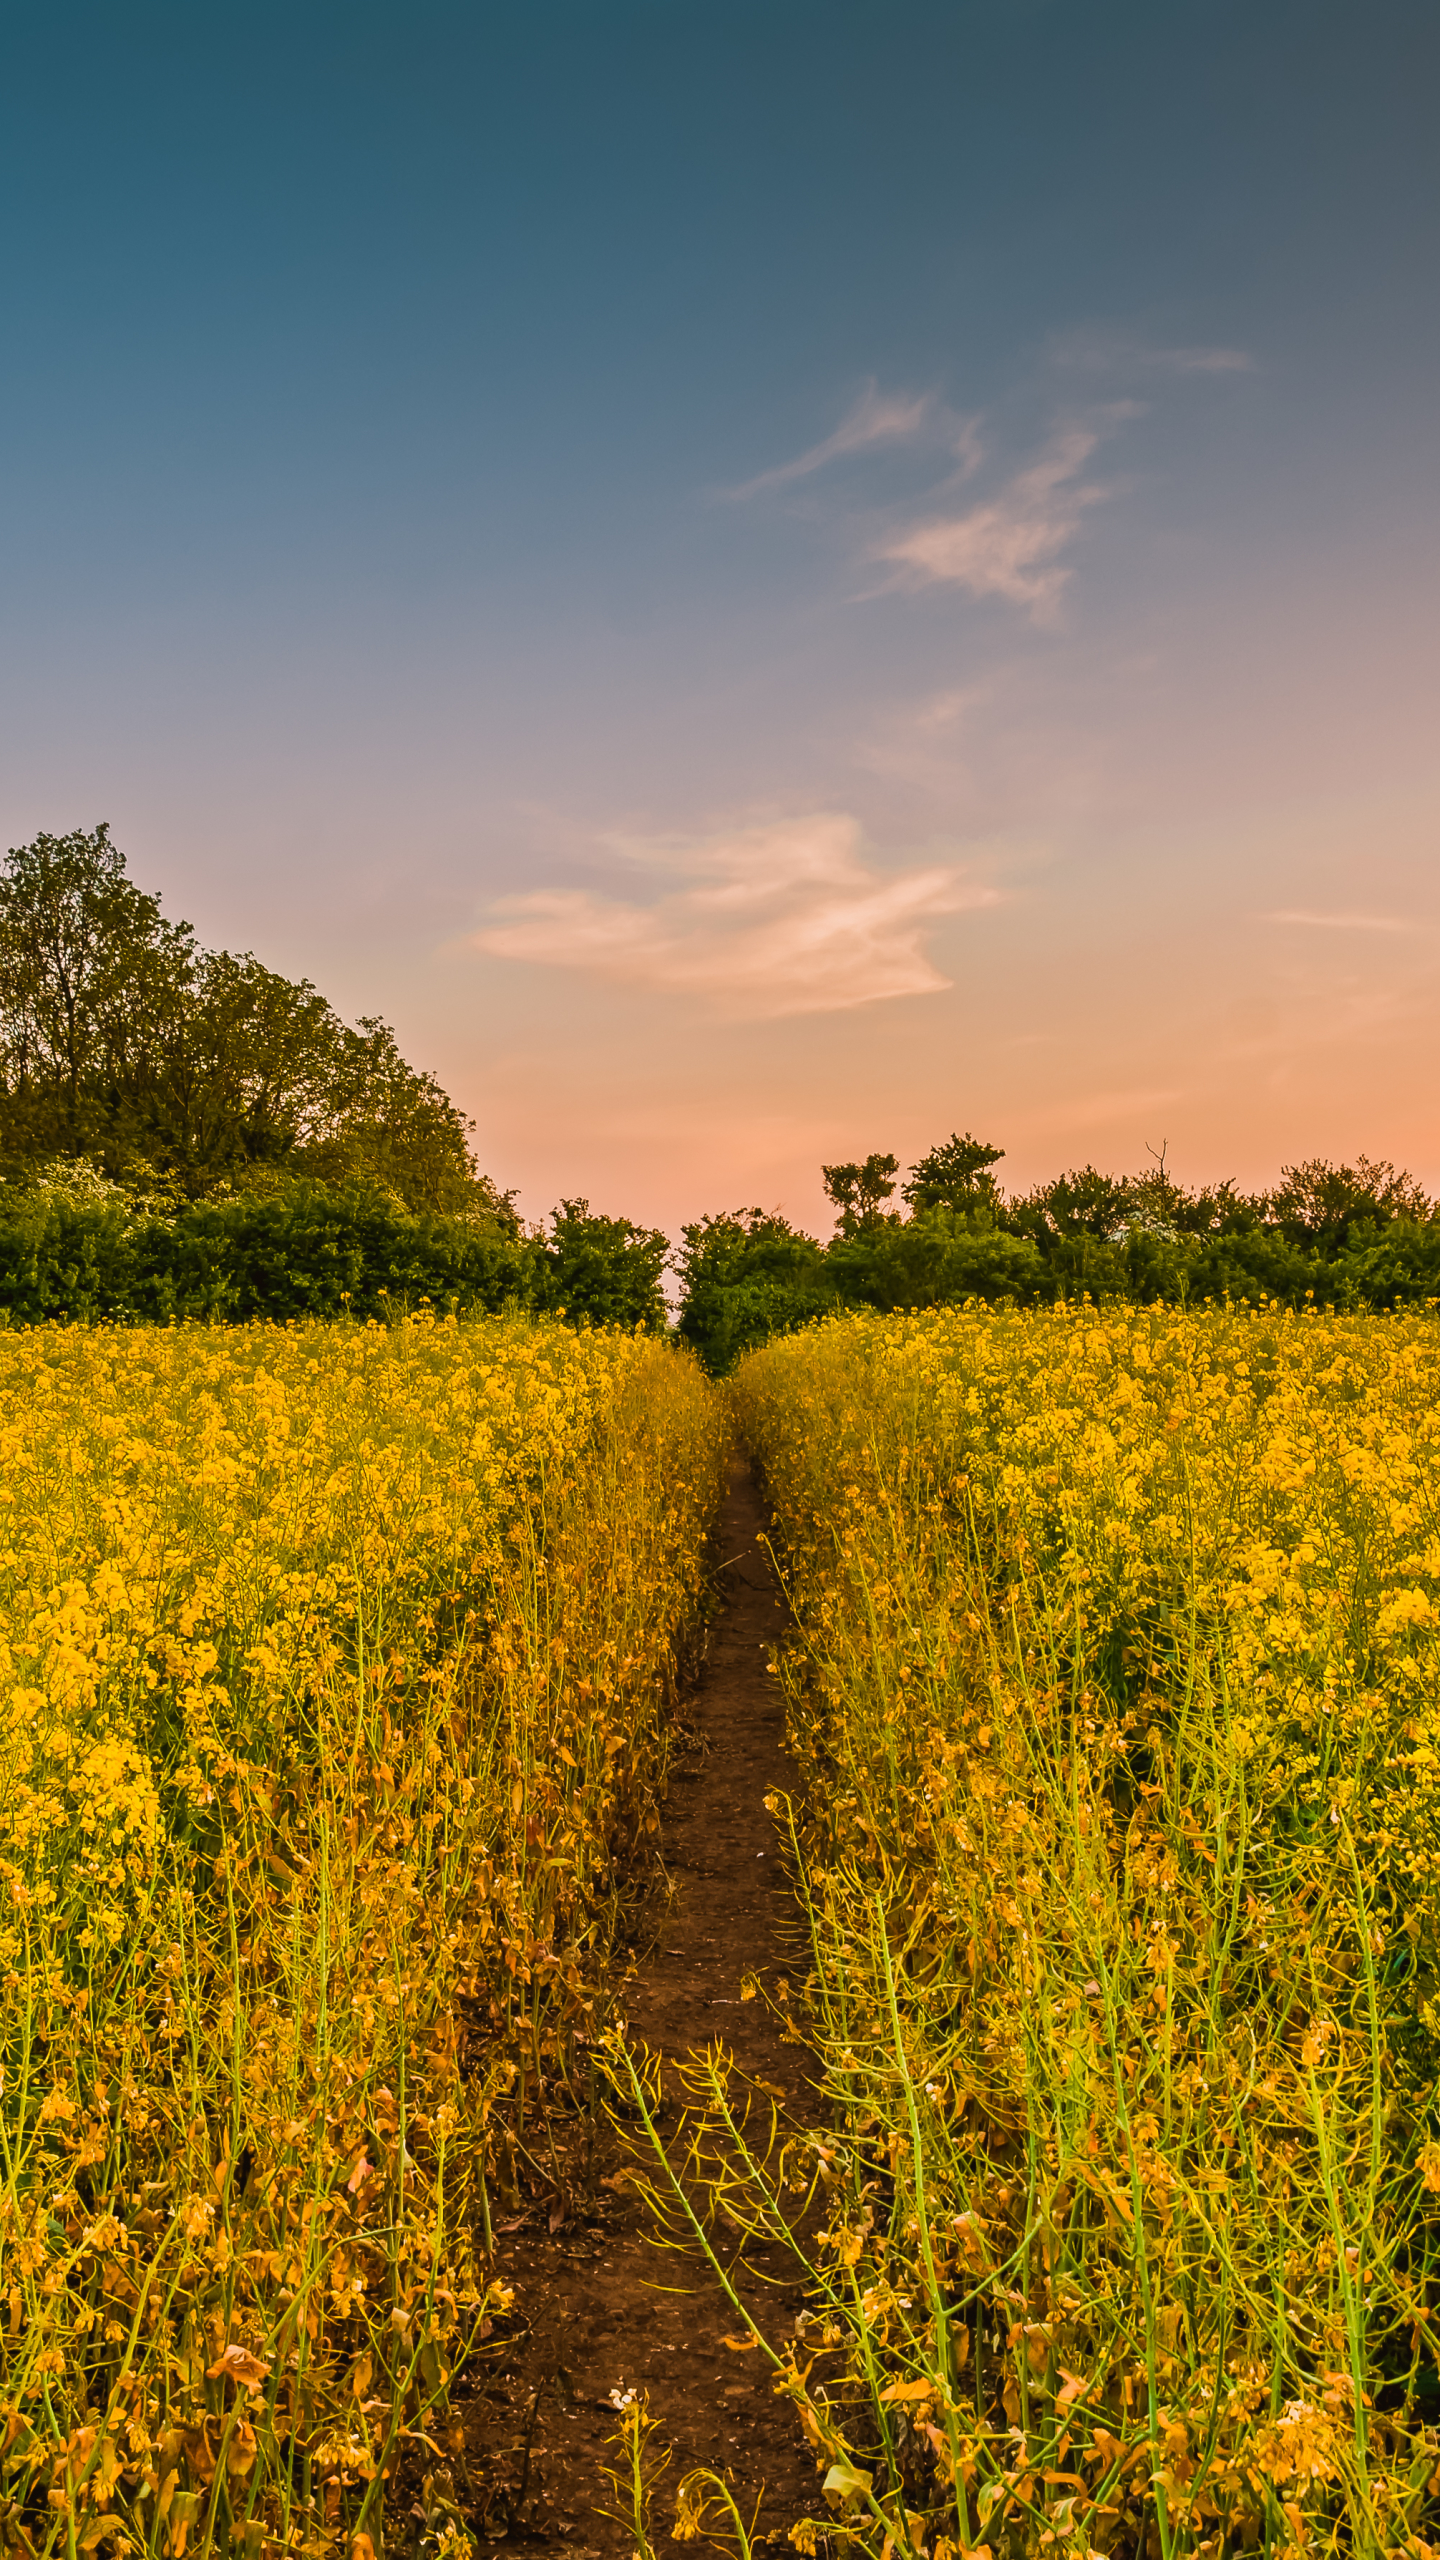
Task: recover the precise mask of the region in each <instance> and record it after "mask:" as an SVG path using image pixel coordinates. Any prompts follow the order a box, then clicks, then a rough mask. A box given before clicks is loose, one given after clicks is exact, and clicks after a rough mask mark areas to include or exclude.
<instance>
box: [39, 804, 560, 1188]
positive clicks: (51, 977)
mask: <svg viewBox="0 0 1440 2560" xmlns="http://www.w3.org/2000/svg"><path fill="white" fill-rule="evenodd" d="M65 1156H71V1157H73V1156H93V1157H95V1158H97V1159H98V1160H99V1161H100V1162H101V1164H102V1165H103V1167H104V1169H105V1171H106V1172H107V1173H109V1174H110V1175H112V1176H118V1177H120V1178H124V1179H133V1178H134V1177H136V1176H137V1174H138V1175H140V1176H141V1177H142V1178H144V1177H146V1176H154V1175H156V1174H158V1175H161V1176H163V1177H166V1178H168V1179H169V1180H170V1181H171V1182H172V1183H173V1184H174V1185H175V1186H176V1187H177V1188H178V1190H179V1191H180V1192H181V1193H183V1194H184V1195H186V1196H188V1197H197V1196H199V1195H200V1194H202V1193H205V1192H208V1191H212V1190H213V1189H214V1188H215V1187H216V1186H217V1185H218V1184H220V1183H222V1182H231V1183H234V1182H238V1181H242V1180H244V1179H245V1178H247V1177H249V1176H252V1175H253V1174H254V1173H255V1171H256V1170H257V1169H261V1170H263V1169H265V1168H274V1167H277V1166H278V1167H284V1168H287V1169H288V1170H289V1171H291V1172H292V1173H304V1174H308V1175H309V1176H310V1177H311V1178H312V1179H316V1180H321V1181H342V1182H343V1181H356V1180H359V1181H363V1182H367V1183H369V1184H371V1185H372V1186H373V1185H377V1184H378V1185H384V1186H386V1187H388V1188H390V1189H392V1190H394V1191H395V1192H396V1194H397V1196H398V1197H400V1198H401V1199H402V1200H403V1201H404V1202H405V1203H406V1205H407V1206H408V1207H410V1208H411V1209H428V1210H432V1211H433V1210H448V1211H452V1212H454V1211H464V1210H477V1209H478V1210H480V1211H482V1212H484V1213H486V1214H488V1215H489V1216H491V1217H492V1218H493V1219H495V1220H497V1221H499V1222H501V1223H509V1224H510V1225H512V1226H513V1224H514V1220H513V1215H512V1214H511V1213H510V1211H509V1208H508V1204H507V1203H506V1202H505V1201H504V1200H503V1199H502V1198H501V1196H500V1195H499V1194H498V1193H497V1192H496V1191H495V1189H494V1186H493V1185H492V1184H490V1183H488V1182H487V1181H485V1180H484V1178H483V1177H481V1176H480V1175H479V1174H478V1173H477V1172H476V1168H475V1164H474V1160H473V1158H472V1156H471V1153H470V1144H469V1133H468V1125H467V1123H466V1122H465V1121H464V1119H463V1118H462V1117H461V1115H460V1113H459V1112H458V1111H457V1110H456V1108H455V1105H454V1104H453V1103H452V1102H451V1100H450V1098H449V1096H448V1095H447V1094H446V1093H445V1092H444V1091H443V1090H442V1088H441V1087H440V1085H439V1084H438V1083H437V1082H436V1080H435V1078H434V1077H433V1076H431V1075H427V1074H425V1073H423V1072H422V1071H420V1070H417V1069H416V1068H414V1067H410V1066H407V1064H406V1062H405V1060H404V1059H403V1058H402V1057H401V1055H400V1052H399V1049H398V1048H397V1046H396V1042H395V1035H394V1033H393V1032H392V1031H391V1030H390V1029H389V1028H388V1026H387V1025H386V1024H385V1023H383V1022H381V1021H379V1020H378V1019H376V1018H375V1017H373V1016H367V1017H365V1018H364V1019H363V1020H362V1021H361V1022H360V1023H359V1024H358V1025H357V1026H356V1027H355V1028H353V1029H352V1028H351V1027H350V1026H349V1025H347V1024H345V1023H343V1022H342V1021H341V1020H340V1019H339V1017H338V1015H337V1014H335V1013H334V1012H333V1011H332V1009H331V1007H330V1006H329V1005H328V1004H327V1003H326V1001H325V999H324V997H323V996H321V995H319V994H318V993H317V991H316V989H315V988H314V987H313V986H312V985H311V984H310V982H309V980H308V979H301V980H299V981H298V982H295V981H292V980H290V979H288V978H283V977H280V976H279V975H277V973H276V972H275V971H274V970H273V969H267V968H265V967H264V965H263V964H262V963H261V962H260V961H259V960H257V959H256V958H255V957H254V955H253V954H252V953H250V952H241V953H235V952H229V951H206V950H203V949H202V948H201V947H200V945H199V944H198V943H197V941H196V939H195V935H194V933H193V931H192V930H191V927H190V926H189V925H188V924H183V923H182V924H171V923H169V922H168V921H167V920H166V918H165V917H164V916H163V914H162V913H161V907H160V901H159V899H158V898H156V897H153V896H151V895H150V894H149V893H148V892H147V891H144V890H141V889H137V888H136V887H135V885H134V883H133V882H132V881H131V880H130V879H129V878H128V876H127V874H126V869H125V862H124V857H123V856H122V854H121V853H120V852H119V850H118V848H117V847H116V846H115V845H113V844H112V843H111V841H110V835H109V830H108V828H107V827H105V826H99V827H96V828H95V829H94V830H93V832H91V833H89V834H86V833H84V832H83V831H80V832H77V833H75V834H72V835H68V836H50V835H40V836H37V837H36V839H35V841H34V843H33V844H30V845H24V846H19V847H16V848H13V849H12V851H11V853H10V855H9V857H8V860H7V863H6V867H5V869H4V871H3V873H0V1158H3V1159H4V1160H5V1161H7V1162H8V1163H9V1164H10V1165H11V1166H12V1167H20V1166H35V1165H37V1164H43V1163H45V1162H47V1161H48V1160H50V1159H52V1158H55V1157H65Z"/></svg>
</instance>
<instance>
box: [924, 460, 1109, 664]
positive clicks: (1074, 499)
mask: <svg viewBox="0 0 1440 2560" xmlns="http://www.w3.org/2000/svg"><path fill="white" fill-rule="evenodd" d="M1099 442H1100V432H1099V430H1098V429H1097V428H1094V427H1087V426H1072V427H1066V428H1063V429H1062V430H1061V431H1060V433H1059V434H1058V435H1057V436H1055V438H1054V439H1053V441H1052V443H1051V445H1050V447H1049V450H1048V451H1047V452H1046V453H1044V454H1042V456H1041V458H1040V460H1039V461H1038V462H1035V463H1032V464H1031V465H1030V467H1029V469H1028V470H1025V471H1019V472H1016V473H1015V475H1014V477H1013V478H1012V479H1011V480H1009V481H1007V483H1006V484H1005V487H1004V488H1003V489H1002V490H1001V491H1000V492H999V494H998V496H996V497H994V498H989V499H984V500H982V501H981V503H980V504H979V505H978V506H973V507H968V508H966V509H965V510H964V511H963V512H962V513H961V514H958V515H949V514H947V515H932V516H928V517H924V518H922V519H921V520H920V521H918V522H917V523H914V524H911V525H907V526H905V527H903V528H902V529H901V530H900V531H898V532H896V533H893V534H891V535H889V536H888V537H887V538H886V539H885V540H884V541H883V542H881V543H878V544H877V545H876V547H875V554H874V556H875V557H876V558H877V559H879V560H883V561H887V562H888V563H889V564H890V565H891V567H892V568H894V569H895V570H896V571H897V573H898V576H899V579H900V581H901V582H902V583H903V584H906V585H921V586H928V585H933V584H944V585H950V586H960V587H967V588H968V589H969V591H970V593H971V594H972V595H977V596H1002V597H1004V598H1005V599H1006V601H1007V602H1008V603H1010V604H1018V605H1023V606H1025V607H1026V608H1027V609H1028V610H1029V612H1030V613H1031V615H1032V616H1033V617H1034V619H1035V620H1036V621H1037V622H1043V621H1048V620H1051V619H1053V617H1054V614H1055V610H1056V607H1057V606H1058V604H1059V601H1060V597H1061V595H1062V594H1063V592H1064V589H1065V586H1066V583H1067V581H1068V579H1069V577H1070V574H1071V572H1070V568H1069V565H1068V564H1067V563H1065V562H1063V561H1062V560H1061V558H1060V556H1059V555H1060V554H1061V553H1062V552H1063V551H1064V549H1065V548H1066V546H1067V544H1068V543H1070V542H1071V541H1072V540H1073V539H1074V537H1075V535H1076V534H1077V533H1078V531H1079V529H1080V525H1081V522H1082V520H1083V518H1084V516H1085V513H1086V511H1087V509H1088V508H1090V507H1094V506H1098V505H1099V503H1100V501H1101V500H1102V499H1103V498H1105V497H1107V496H1108V494H1109V492H1108V490H1106V489H1105V488H1104V487H1103V486H1101V484H1100V483H1098V482H1096V481H1086V480H1082V479H1080V478H1079V476H1078V475H1079V474H1080V473H1081V472H1082V471H1083V469H1084V467H1085V465H1086V463H1087V462H1088V461H1089V459H1090V456H1091V455H1092V453H1093V452H1094V451H1095V448H1096V446H1097V445H1098V443H1099Z"/></svg>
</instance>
